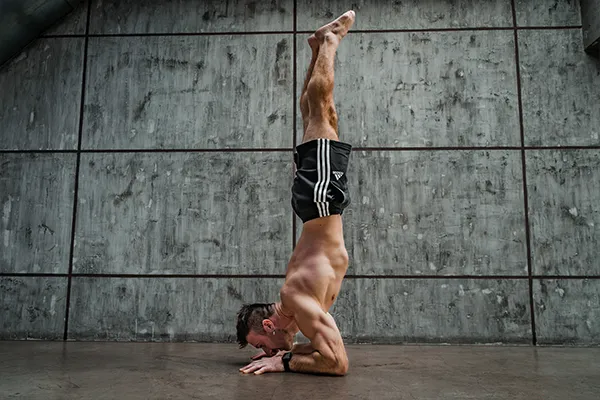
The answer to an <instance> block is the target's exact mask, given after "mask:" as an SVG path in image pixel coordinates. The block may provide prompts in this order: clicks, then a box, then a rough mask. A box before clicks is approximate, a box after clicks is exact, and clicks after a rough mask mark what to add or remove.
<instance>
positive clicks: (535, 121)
mask: <svg viewBox="0 0 600 400" xmlns="http://www.w3.org/2000/svg"><path fill="white" fill-rule="evenodd" d="M518 37H519V51H520V60H521V65H520V69H521V77H522V88H523V128H524V135H525V145H528V146H597V145H599V144H600V73H599V71H600V60H599V59H597V58H593V57H591V56H590V55H588V54H586V53H585V52H584V47H583V41H582V33H581V29H567V30H560V31H555V32H551V33H550V32H548V31H546V30H525V31H519V32H518Z"/></svg>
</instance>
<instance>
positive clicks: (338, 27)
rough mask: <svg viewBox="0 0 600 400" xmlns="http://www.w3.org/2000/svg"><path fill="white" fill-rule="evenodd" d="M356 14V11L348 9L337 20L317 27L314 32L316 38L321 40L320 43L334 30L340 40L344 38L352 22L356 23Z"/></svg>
mask: <svg viewBox="0 0 600 400" xmlns="http://www.w3.org/2000/svg"><path fill="white" fill-rule="evenodd" d="M355 16H356V14H355V13H354V11H346V12H345V13H344V14H342V15H341V16H340V17H339V18H338V19H336V20H335V21H332V22H330V23H328V24H327V25H323V26H322V27H320V28H319V29H317V31H316V32H315V34H314V36H315V38H316V39H318V40H319V43H322V42H323V40H325V36H326V35H327V33H329V32H332V33H333V34H335V36H336V37H337V39H338V40H342V38H343V37H344V36H346V34H347V33H348V30H349V29H350V27H351V26H352V24H354V18H355ZM309 44H310V41H309ZM311 47H312V46H311Z"/></svg>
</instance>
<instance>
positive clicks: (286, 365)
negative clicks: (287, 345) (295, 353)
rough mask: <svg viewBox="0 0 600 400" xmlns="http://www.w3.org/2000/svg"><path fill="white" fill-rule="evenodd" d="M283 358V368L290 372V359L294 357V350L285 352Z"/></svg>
mask: <svg viewBox="0 0 600 400" xmlns="http://www.w3.org/2000/svg"><path fill="white" fill-rule="evenodd" d="M281 359H282V360H283V368H285V372H290V371H291V369H290V360H291V359H292V352H291V351H289V352H287V353H285V354H284V355H283V357H282V358H281Z"/></svg>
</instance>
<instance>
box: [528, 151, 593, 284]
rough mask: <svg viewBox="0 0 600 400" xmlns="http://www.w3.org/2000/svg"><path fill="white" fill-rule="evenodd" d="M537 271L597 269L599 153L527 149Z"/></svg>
mask: <svg viewBox="0 0 600 400" xmlns="http://www.w3.org/2000/svg"><path fill="white" fill-rule="evenodd" d="M527 167H528V169H527V175H528V180H527V185H528V193H529V204H530V207H529V210H530V218H531V219H530V221H531V239H532V251H531V257H532V263H533V270H534V271H535V273H536V274H540V275H586V274H589V275H593V274H597V273H598V253H597V251H596V243H598V241H599V240H600V235H599V232H598V227H599V226H600V203H599V202H598V199H600V188H599V187H598V185H595V184H591V183H592V182H598V181H600V151H598V150H557V151H529V152H527Z"/></svg>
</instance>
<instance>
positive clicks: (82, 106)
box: [63, 3, 92, 340]
mask: <svg viewBox="0 0 600 400" xmlns="http://www.w3.org/2000/svg"><path fill="white" fill-rule="evenodd" d="M91 9H92V7H91V6H90V4H89V3H88V4H87V14H86V24H85V33H86V36H85V39H84V44H83V67H82V73H81V99H80V102H81V103H80V104H79V131H78V134H77V162H76V164H75V185H74V190H73V192H74V193H73V215H72V221H71V243H70V249H69V272H68V275H67V298H66V301H65V326H64V332H63V340H67V339H68V335H69V311H70V308H71V282H72V280H73V279H72V277H73V255H74V254H73V253H74V251H75V229H76V224H77V201H78V194H79V171H80V168H79V167H80V164H81V139H82V136H83V114H84V109H85V86H86V74H87V62H88V45H89V43H88V42H89V38H88V36H87V34H88V32H89V28H90V14H91Z"/></svg>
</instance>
